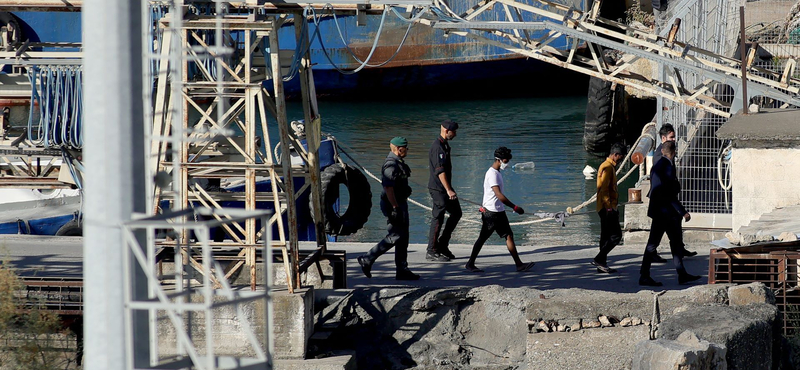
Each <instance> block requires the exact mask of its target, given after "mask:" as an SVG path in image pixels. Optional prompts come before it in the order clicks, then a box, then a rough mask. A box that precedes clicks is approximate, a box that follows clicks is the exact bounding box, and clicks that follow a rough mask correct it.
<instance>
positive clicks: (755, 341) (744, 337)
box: [658, 304, 778, 370]
mask: <svg viewBox="0 0 800 370" xmlns="http://www.w3.org/2000/svg"><path fill="white" fill-rule="evenodd" d="M777 315H778V309H777V308H776V307H775V306H773V305H769V304H750V305H747V306H700V307H692V308H690V309H687V310H685V311H683V312H679V313H675V314H674V315H672V316H669V317H667V318H666V319H665V320H664V321H663V322H662V323H661V325H659V327H658V336H659V338H663V339H677V338H678V336H679V335H680V334H681V333H683V332H684V331H686V330H690V331H692V332H693V333H695V334H696V335H697V337H698V338H700V339H702V340H706V341H709V342H711V343H716V344H720V345H723V346H725V347H726V348H727V355H726V360H727V362H728V368H729V369H733V370H736V369H740V370H759V369H764V370H768V369H771V368H772V353H773V351H772V343H773V327H774V324H775V319H776V317H777Z"/></svg>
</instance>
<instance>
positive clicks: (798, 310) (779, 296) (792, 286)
mask: <svg viewBox="0 0 800 370" xmlns="http://www.w3.org/2000/svg"><path fill="white" fill-rule="evenodd" d="M799 250H800V243H797V242H793V243H789V244H787V243H783V244H781V245H762V246H751V247H739V248H731V249H713V250H711V252H710V254H709V268H708V282H709V284H715V283H735V284H746V283H752V282H761V283H764V285H766V286H767V287H768V288H770V289H771V290H772V292H773V293H774V294H775V304H776V305H777V306H778V310H779V311H780V312H781V314H782V315H781V317H780V320H781V326H782V330H783V334H784V335H786V336H789V337H793V336H796V335H797V334H798V329H800V289H798V288H800V278H799V277H798V276H800V275H798V272H800V251H799Z"/></svg>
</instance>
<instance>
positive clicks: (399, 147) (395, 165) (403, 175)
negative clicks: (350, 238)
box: [358, 136, 419, 280]
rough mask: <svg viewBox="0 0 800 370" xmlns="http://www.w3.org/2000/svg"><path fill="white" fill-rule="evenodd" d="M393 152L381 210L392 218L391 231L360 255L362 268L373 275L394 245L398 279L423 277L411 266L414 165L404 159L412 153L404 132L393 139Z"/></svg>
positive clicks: (388, 161)
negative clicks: (410, 203) (377, 263)
mask: <svg viewBox="0 0 800 370" xmlns="http://www.w3.org/2000/svg"><path fill="white" fill-rule="evenodd" d="M389 148H390V149H391V153H389V155H388V156H387V157H386V161H385V162H384V163H383V168H382V170H381V174H382V176H381V185H383V192H381V212H383V214H384V215H385V216H386V217H387V218H388V221H387V222H386V223H387V224H388V229H389V232H388V234H386V237H385V238H383V240H381V241H380V242H379V243H378V244H377V245H375V246H374V247H372V249H370V250H369V251H368V252H367V253H366V254H364V255H362V256H359V257H358V264H359V265H361V271H363V272H364V275H366V276H367V277H368V278H371V277H372V264H373V263H375V260H377V259H378V257H380V256H381V255H383V254H384V253H386V252H387V251H388V250H389V249H392V247H394V248H395V249H394V262H395V265H396V267H397V273H396V274H395V279H396V280H419V275H417V274H415V273H413V272H411V270H409V269H408V258H407V257H408V202H407V200H408V197H409V196H410V195H411V187H410V186H408V178H409V176H411V169H410V168H408V165H407V164H406V163H405V162H404V161H403V158H405V156H406V155H407V154H408V140H406V138H404V137H402V136H398V137H395V138H393V139H392V140H391V141H390V142H389Z"/></svg>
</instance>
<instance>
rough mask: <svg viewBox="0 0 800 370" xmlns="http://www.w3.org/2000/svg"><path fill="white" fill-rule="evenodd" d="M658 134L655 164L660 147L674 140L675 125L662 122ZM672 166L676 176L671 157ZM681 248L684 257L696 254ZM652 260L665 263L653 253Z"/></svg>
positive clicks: (658, 157) (675, 168)
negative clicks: (659, 140) (659, 137)
mask: <svg viewBox="0 0 800 370" xmlns="http://www.w3.org/2000/svg"><path fill="white" fill-rule="evenodd" d="M658 135H659V136H661V144H658V147H657V148H656V150H655V152H653V165H655V164H656V163H658V161H659V160H661V158H662V154H661V148H663V145H664V143H666V142H667V141H672V142H675V127H673V126H672V124H669V123H665V124H663V125H662V126H661V129H659V130H658ZM676 155H677V151H676ZM672 168H673V169H674V170H675V174H676V176H677V173H678V168H677V166H675V159H674V158H673V159H672ZM652 172H653V170H652V169H650V173H651V174H652ZM681 250H682V251H681V254H682V255H683V256H684V257H692V256H696V255H697V252H694V251H688V250H686V248H682V249H681ZM653 262H656V263H666V262H667V260H665V259H663V258H661V257H660V256H658V255H655V256H653Z"/></svg>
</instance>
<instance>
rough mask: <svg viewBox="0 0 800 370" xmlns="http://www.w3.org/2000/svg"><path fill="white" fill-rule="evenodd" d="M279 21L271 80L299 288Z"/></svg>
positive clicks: (271, 44) (273, 37)
mask: <svg viewBox="0 0 800 370" xmlns="http://www.w3.org/2000/svg"><path fill="white" fill-rule="evenodd" d="M279 22H280V20H279V19H277V18H273V19H272V29H271V30H270V33H269V48H270V63H271V65H272V83H273V87H274V89H275V110H276V112H277V114H276V118H277V122H278V132H279V133H280V137H281V146H282V150H281V169H282V170H283V185H284V191H285V192H286V219H287V221H288V222H287V223H288V231H289V232H288V234H289V235H288V238H287V240H286V247H287V248H288V249H289V251H290V253H291V254H292V256H291V260H292V261H291V276H290V279H291V280H292V282H291V284H290V285H292V287H294V288H298V287H299V284H300V273H299V272H298V271H297V270H298V269H297V265H298V264H299V263H300V255H299V251H298V250H297V249H298V244H297V209H296V207H297V205H296V204H295V194H294V179H293V178H292V156H291V150H290V148H289V147H290V144H291V140H289V132H288V130H289V124H288V122H287V121H286V95H285V94H284V92H283V75H282V72H281V59H280V45H279V43H278V30H279V29H280V24H279Z"/></svg>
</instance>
